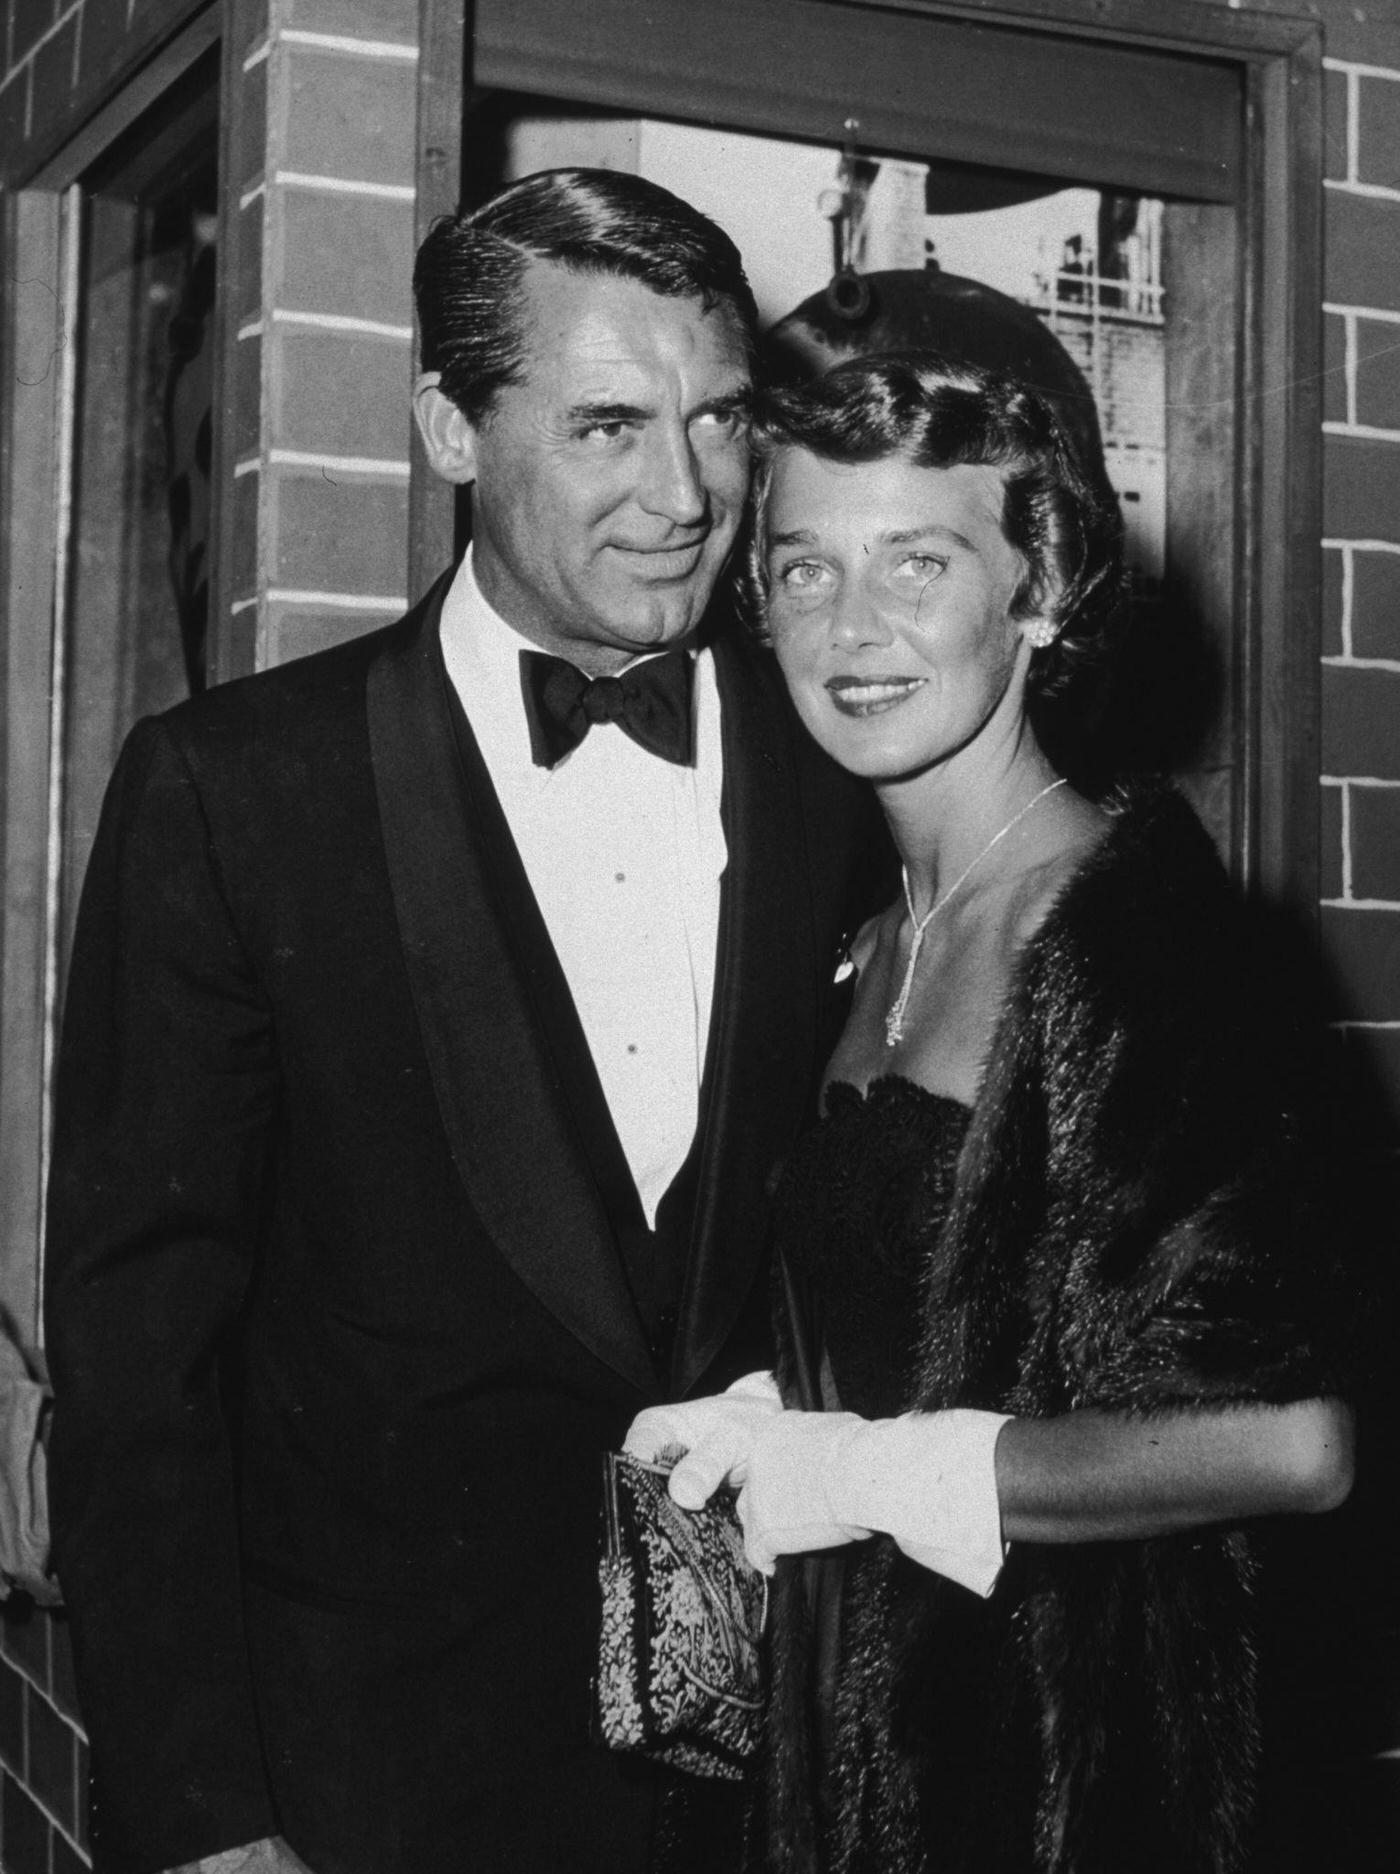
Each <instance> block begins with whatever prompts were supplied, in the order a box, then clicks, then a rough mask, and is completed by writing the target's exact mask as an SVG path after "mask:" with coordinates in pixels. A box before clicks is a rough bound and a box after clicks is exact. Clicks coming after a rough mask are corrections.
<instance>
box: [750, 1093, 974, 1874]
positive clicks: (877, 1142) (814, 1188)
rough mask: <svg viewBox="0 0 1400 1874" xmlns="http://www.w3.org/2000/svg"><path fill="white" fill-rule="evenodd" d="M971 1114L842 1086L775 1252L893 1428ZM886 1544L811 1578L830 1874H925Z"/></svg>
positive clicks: (793, 1171)
mask: <svg viewBox="0 0 1400 1874" xmlns="http://www.w3.org/2000/svg"><path fill="white" fill-rule="evenodd" d="M970 1117H971V1113H970V1110H969V1108H967V1107H966V1106H964V1105H962V1103H961V1102H960V1101H957V1100H954V1099H950V1098H948V1097H946V1096H944V1095H942V1094H936V1093H930V1092H929V1091H928V1090H927V1089H926V1088H924V1087H921V1086H918V1085H917V1084H916V1083H915V1082H913V1081H910V1080H905V1079H902V1078H900V1077H899V1076H896V1075H887V1076H884V1077H882V1078H880V1079H877V1080H874V1081H872V1082H871V1084H870V1086H869V1088H868V1090H867V1091H866V1092H865V1093H863V1094H862V1093H861V1092H860V1091H859V1090H858V1089H857V1088H855V1087H853V1086H850V1085H847V1084H846V1083H844V1082H841V1081H837V1082H833V1084H832V1085H831V1086H830V1087H829V1088H828V1089H827V1096H826V1110H825V1115H824V1117H823V1118H822V1119H821V1120H820V1121H819V1122H818V1124H817V1125H816V1126H815V1127H814V1128H813V1129H812V1130H811V1132H809V1133H808V1134H807V1136H806V1137H805V1138H804V1139H803V1140H802V1142H801V1144H800V1145H799V1146H798V1148H797V1150H796V1151H795V1152H794V1154H793V1156H792V1158H791V1159H790V1161H789V1163H788V1166H787V1168H786V1170H785V1172H784V1175H783V1179H782V1183H781V1185H780V1187H779V1190H778V1194H777V1206H776V1218H775V1228H776V1240H777V1243H778V1246H779V1247H780V1249H781V1251H782V1253H783V1255H784V1257H785V1258H786V1260H787V1262H788V1265H789V1267H790V1269H791V1270H792V1272H793V1274H794V1277H795V1278H796V1280H797V1283H798V1286H799V1290H800V1292H801V1293H802V1295H803V1299H804V1307H805V1309H806V1310H807V1311H808V1313H809V1325H810V1326H811V1327H812V1329H813V1330H814V1337H815V1340H816V1343H817V1345H818V1346H819V1347H820V1348H821V1351H822V1354H823V1357H824V1363H825V1367H826V1369H827V1372H828V1375H829V1380H830V1382H831V1383H833V1384H834V1387H835V1391H836V1394H837V1401H838V1402H839V1404H840V1405H841V1407H842V1408H844V1409H845V1410H847V1411H852V1412H859V1413H860V1414H861V1415H862V1416H863V1417H867V1418H883V1417H892V1416H894V1415H895V1414H897V1413H899V1412H901V1411H903V1410H905V1409H906V1407H907V1405H908V1401H909V1398H910V1393H911V1384H912V1380H913V1376H914V1369H915V1361H916V1358H917V1353H918V1344H919V1330H920V1323H921V1320H922V1316H923V1305H922V1285H923V1281H924V1279H925V1277H926V1275H927V1272H928V1270H929V1267H930V1264H931V1262H932V1260H933V1253H934V1247H935V1245H936V1242H937V1239H938V1236H939V1233H940V1231H941V1229H942V1227H943V1222H944V1219H945V1217H946V1215H947V1212H948V1206H949V1203H950V1201H951V1198H952V1192H953V1181H954V1177H955V1174H956V1170H957V1161H958V1154H959V1152H960V1150H961V1148H962V1143H963V1138H964V1135H965V1133H966V1130H967V1124H968V1120H969V1119H970ZM914 1567H915V1564H913V1563H911V1562H907V1561H906V1560H905V1559H904V1558H903V1557H901V1556H899V1554H898V1552H897V1551H896V1550H895V1549H894V1545H893V1544H892V1543H891V1542H890V1541H889V1540H888V1539H887V1538H877V1539H876V1540H875V1541H873V1542H867V1543H862V1544H860V1545H858V1546H856V1547H854V1548H852V1549H850V1550H848V1551H845V1552H844V1553H842V1554H841V1555H839V1556H837V1557H834V1558H833V1559H832V1560H831V1561H829V1562H824V1563H823V1564H821V1566H820V1567H819V1568H816V1569H810V1570H809V1580H810V1588H811V1593H812V1599H813V1610H812V1611H813V1625H814V1629H815V1635H814V1637H815V1661H814V1666H815V1670H814V1675H813V1678H814V1699H815V1702H816V1707H817V1741H818V1761H819V1763H820V1764H821V1774H820V1784H821V1797H822V1801H821V1804H820V1814H821V1818H822V1819H821V1832H822V1834H823V1836H824V1840H825V1860H824V1867H826V1868H827V1869H829V1870H830V1874H877V1871H878V1874H922V1871H923V1870H925V1869H926V1868H927V1867H928V1866H929V1861H928V1854H927V1843H926V1841H925V1829H924V1826H923V1823H922V1821H921V1817H920V1797H919V1792H918V1789H917V1787H916V1783H915V1780H914V1778H913V1776H912V1773H911V1772H910V1770H909V1769H908V1767H907V1765H906V1762H905V1758H904V1753H903V1752H902V1750H901V1749H900V1747H899V1743H898V1740H897V1738H896V1737H895V1736H894V1732H895V1730H896V1729H897V1726H896V1724H895V1722H894V1714H893V1712H892V1710H891V1703H892V1700H891V1690H892V1673H891V1670H890V1666H891V1660H892V1658H893V1657H894V1651H895V1649H897V1647H898V1645H899V1643H900V1640H899V1632H900V1620H901V1613H900V1599H901V1596H900V1578H901V1575H902V1574H904V1573H906V1572H907V1571H908V1570H911V1569H913V1568H914Z"/></svg>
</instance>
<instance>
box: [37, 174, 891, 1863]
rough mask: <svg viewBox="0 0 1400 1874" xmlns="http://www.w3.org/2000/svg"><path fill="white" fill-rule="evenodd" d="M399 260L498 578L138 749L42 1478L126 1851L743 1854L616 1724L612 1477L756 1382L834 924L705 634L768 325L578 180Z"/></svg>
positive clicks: (781, 732) (448, 456)
mask: <svg viewBox="0 0 1400 1874" xmlns="http://www.w3.org/2000/svg"><path fill="white" fill-rule="evenodd" d="M415 286H416V292H417V298H418V306H419V317H420V325H421V329H422V348H423V363H424V366H425V374H424V376H423V377H422V378H421V379H420V381H419V384H418V387H417V391H416V395H415V407H416V414H417V418H418V422H419V426H420V429H421V432H422V435H423V438H424V442H425V445H426V448H427V453H428V458H429V461H430V463H431V464H432V467H433V468H434V469H435V470H436V472H437V473H439V474H440V475H443V476H445V477H447V479H448V480H450V481H452V482H455V483H460V484H467V483H470V484H471V485H472V490H473V496H472V498H473V536H474V538H473V545H472V548H471V550H470V552H469V553H468V555H467V557H466V558H465V559H464V560H463V561H462V563H461V565H460V566H459V567H458V568H456V569H455V570H454V571H453V572H451V573H449V574H446V575H444V577H443V578H442V580H440V581H439V583H438V585H437V586H436V587H435V588H434V589H433V591H432V592H431V593H430V594H429V595H428V597H427V598H426V599H425V600H424V601H423V602H422V603H421V604H420V605H418V606H417V607H415V609H414V610H413V611H412V612H410V613H409V615H408V616H407V617H406V618H404V619H403V620H401V621H400V622H399V623H397V624H395V625H393V626H391V627H389V628H388V629H386V630H384V631H380V632H376V633H373V634H371V635H369V636H367V637H364V638H361V639H359V640H357V641H355V642H353V643H350V644H347V645H345V646H342V647H340V648H337V649H335V650H332V651H329V652H326V653H323V654H321V655H318V656H316V657H312V658H308V659H305V660H303V661H301V662H298V663H293V664H290V665H287V666H284V667H282V668H281V669H278V670H275V671H270V672H266V673H263V674H261V675H258V676H255V677H252V678H250V679H247V680H244V681H241V682H237V683H232V684H228V685H226V686H224V687H222V688H219V689H216V690H214V691H211V692H209V693H208V694H206V695H205V696H203V697H201V698H199V699H197V700H195V701H193V702H190V703H188V704H184V705H182V706H181V707H180V708H178V709H176V710H173V711H171V712H170V713H169V714H167V715H165V716H162V717H159V718H155V719H152V720H148V721H146V722H144V723H141V724H139V725H138V726H137V728H136V730H135V731H134V732H133V734H132V737H131V739H130V741H129V743H128V745H127V747H126V749H125V750H124V752H123V755H122V758H121V761H120V763H119V765H118V768H117V771H116V774H115V776H114V778H113V781H112V784H111V788H110V791H109V796H108V800H107V804H106V808H105V812H104V816H103V821H102V825H101V829H100V831H99V834H98V837H97V840H96V843H95V847H94V851H93V856H92V861H91V866H90V871H89V876H88V880H87V884H86V887H85V892H84V900H83V906H82V911H81V915H80V918H79V923H78V932H77V938H76V943H75V950H74V956H73V963H72V970H71V977H70V983H69V989H68V1005H67V1013H66V1021H65V1039H64V1045H63V1050H62V1057H61V1061H60V1066H59V1074H58V1093H57V1119H56V1132H55V1147H54V1171H53V1178H52V1184H51V1200H50V1233H49V1268H50V1288H49V1302H48V1324H49V1346H50V1356H51V1363H52V1371H53V1376H54V1383H55V1393H56V1406H55V1416H54V1430H53V1439H52V1445H51V1453H50V1465H51V1476H52V1490H53V1505H54V1519H55V1560H56V1566H57V1570H58V1573H59V1577H60V1580H61V1582H62V1584H63V1588H64V1592H65V1595H66V1597H67V1600H68V1602H69V1605H70V1607H71V1610H72V1621H73V1632H74V1640H75V1648H76V1658H77V1668H78V1677H79V1690H80V1696H81V1701H82V1709H83V1714H84V1718H85V1720H86V1723H87V1726H88V1730H89V1733H90V1737H91V1743H92V1766H93V1778H94V1808H93V1844H94V1855H95V1865H96V1867H97V1868H98V1870H99V1871H100V1870H103V1869H107V1870H120V1871H121V1874H148V1871H149V1870H163V1869H170V1868H176V1867H181V1868H184V1867H188V1866H190V1865H191V1864H193V1865H196V1866H198V1867H200V1868H202V1869H206V1870H220V1871H221V1874H222V1871H223V1870H230V1869H240V1870H242V1869H246V1870H249V1874H252V1871H253V1870H258V1871H259V1874H272V1871H273V1870H284V1869H291V1868H298V1867H301V1866H303V1865H305V1866H308V1867H310V1868H311V1869H312V1870H313V1874H507V1871H508V1874H565V1871H566V1870H567V1874H632V1871H633V1870H636V1871H637V1874H640V1871H641V1870H643V1869H645V1868H647V1867H648V1866H649V1865H654V1864H655V1863H654V1856H655V1855H656V1853H657V1852H658V1847H657V1843H658V1840H659V1839H660V1838H661V1837H663V1836H664V1837H666V1838H667V1839H668V1840H669V1842H670V1848H671V1852H672V1853H673V1855H674V1854H676V1853H681V1855H682V1860H683V1858H684V1853H689V1855H690V1861H689V1863H687V1865H690V1866H693V1867H695V1868H697V1869H700V1868H703V1869H706V1870H709V1869H713V1868H718V1867H721V1866H723V1865H724V1857H725V1855H726V1854H728V1853H729V1851H730V1850H729V1846H728V1845H727V1842H726V1837H725V1830H726V1829H727V1828H728V1826H729V1823H730V1820H731V1818H730V1817H729V1816H728V1815H727V1814H726V1813H725V1811H724V1805H723V1802H722V1801H721V1800H720V1795H722V1793H723V1792H722V1790H721V1792H719V1794H717V1793H716V1792H715V1791H712V1790H708V1789H705V1788H703V1787H698V1786H697V1788H696V1789H695V1790H694V1791H691V1792H689V1793H687V1790H686V1787H685V1786H684V1785H682V1784H681V1783H680V1782H679V1781H678V1780H674V1779H673V1782H672V1783H671V1784H668V1783H667V1782H666V1781H665V1780H664V1779H662V1778H661V1777H660V1776H659V1774H658V1773H656V1772H654V1771H652V1770H651V1769H650V1768H649V1767H648V1766H647V1765H645V1764H643V1763H640V1762H637V1761H632V1760H628V1759H625V1758H622V1757H617V1756H614V1755H611V1754H610V1753H608V1752H607V1751H605V1750H603V1749H602V1748H601V1747H600V1746H599V1745H597V1744H596V1743H595V1742H593V1741H592V1739H591V1737H590V1726H589V1716H590V1713H589V1703H590V1673H591V1667H592V1660H593V1655H594V1647H595V1642H596V1631H597V1621H598V1591H597V1581H596V1566H597V1547H598V1536H599V1470H600V1466H599V1459H600V1455H601V1454H602V1453H603V1452H604V1451H605V1450H606V1449H607V1448H608V1447H610V1446H615V1445H616V1444H618V1442H619V1441H620V1439H621V1437H622V1434H623V1431H624V1430H625V1428H626V1426H627V1424H628V1422H629V1420H630V1419H631V1418H632V1416H633V1415H634V1414H635V1412H636V1411H637V1410H638V1408H639V1407H640V1406H642V1405H644V1404H646V1403H648V1402H655V1401H659V1400H663V1399H666V1398H678V1397H682V1396H684V1395H686V1394H689V1393H692V1392H696V1391H705V1392H709V1391H713V1390H714V1389H715V1388H716V1387H717V1386H723V1385H725V1384H726V1383H727V1382H728V1381H729V1380H731V1379H732V1378H733V1377H735V1376H736V1375H738V1374H741V1373H743V1372H745V1371H748V1370H750V1369H752V1368H754V1367H755V1366H759V1365H762V1364H764V1363H765V1360H766V1353H767V1347H766V1320H767V1305H766V1304H767V1297H766V1282H765V1279H764V1274H763V1237H764V1208H765V1198H766V1187H767V1185H768V1183H769V1181H770V1179H771V1174H772V1168H773V1166H774V1164H775V1162H776V1161H777V1160H778V1159H780V1157H781V1155H782V1153H783V1152H784V1151H785V1150H786V1148H787V1146H788V1144H789V1142H790V1141H791V1139H792V1137H793V1135H794V1133H795V1131H796V1130H797V1128H798V1127H799V1125H800V1124H801V1122H802V1119H803V1116H804V1109H805V1107H806V1104H807V1101H808V1099H809V1096H810V1092H811V1088H812V1084H813V1080H814V1075H815V1071H816V1069H817V1066H818V1064H819V1059H818V1057H819V1052H820V1046H821V1041H822V1039H823V1022H824V1014H825V998H826V993H827V987H826V986H827V985H829V984H830V982H831V979H832V972H833V967H834V964H835V961H836V958H837V954H838V951H839V946H840V940H841V936H842V933H843V930H844V928H845V926H846V924H847V922H848V916H847V913H848V910H849V890H848V879H849V874H850V869H851V868H850V865H849V864H848V860H849V859H850V857H851V855H852V852H853V850H854V846H855V809H854V808H853V805H852V801H851V796H850V794H849V792H848V791H847V784H846V783H845V781H844V780H843V779H842V778H841V777H839V776H837V775H836V774H835V773H834V771H833V770H831V769H829V768H828V767H827V766H826V765H825V763H824V762H823V760H822V759H821V758H820V757H819V756H818V755H817V753H816V751H815V750H814V749H812V748H811V747H810V746H809V745H808V744H807V743H806V742H805V740H804V738H803V737H802V736H801V734H800V731H799V730H798V729H797V728H796V726H795V724H794V722H793V719H792V718H791V716H790V715H789V713H788V709H787V705H786V699H785V698H784V697H783V695H782V694H781V690H780V687H779V686H778V684H777V682H776V678H775V676H774V673H773V672H772V670H771V669H770V668H769V666H768V665H767V663H766V662H765V661H764V659H763V657H762V655H761V653H759V652H757V651H756V650H754V649H753V648H752V647H750V646H749V645H748V643H747V642H746V641H745V639H744V638H743V635H742V634H741V633H739V632H737V631H735V630H730V631H727V632H723V631H716V630H714V629H713V621H712V620H711V621H709V622H707V612H713V610H714V608H713V607H711V604H710V601H711V597H712V594H713V593H714V590H715V587H716V582H717V580H718V578H719V575H720V573H721V570H722V568H723V566H724V563H725V560H726V558H727V556H728V554H729V551H730V548H731V545H732V543H733V539H734V535H735V530H736V527H737V525H738V521H739V517H740V512H741V508H742V504H743V501H744V497H745V492H746V486H747V473H748V443H747V434H746V432H747V418H748V406H749V395H750V365H749V361H750V355H751V347H752V338H753V323H754V309H753V302H752V298H751V295H750V292H749V288H748V285H747V282H746V281H745V278H744V275H743V271H742V267H741V264H740V261H739V256H738V254H737V252H736V251H735V250H734V248H733V246H732V244H731V243H730V242H729V240H728V239H727V237H726V236H724V235H723V234H722V233H721V231H720V230H719V229H718V228H716V227H715V226H714V225H713V224H712V223H710V222H709V221H707V220H706V219H705V218H704V217H703V216H701V215H699V214H697V213H696V212H695V211H694V210H692V209H690V208H689V207H688V206H687V205H686V204H684V203H682V202H680V201H678V200H677V199H676V198H675V197H673V196H671V195H669V194H667V193H666V192H665V191H664V190H660V189H658V188H656V187H655V186H654V185H651V184H649V183H646V182H643V181H641V180H639V179H637V178H634V177H627V176H621V175H612V174H607V173H604V172H591V171H555V172H550V173H547V174H544V175H542V176H538V177H533V178H528V179H527V180H526V181H524V182H522V183H519V184H516V185H515V186H514V187H512V188H510V189H508V190H507V191H505V193H504V194H502V195H501V196H498V197H497V198H496V199H495V200H494V201H492V202H491V203H488V204H487V206H486V207H485V208H483V209H480V210H478V211H476V212H475V213H473V214H471V215H468V216H464V217H458V218H456V219H454V220H450V221H447V222H444V223H441V224H439V225H438V226H437V227H436V228H435V229H434V231H433V232H432V233H431V234H430V235H429V237H428V239H427V241H426V242H425V244H424V247H423V249H422V251H421V253H420V256H419V261H418V267H417V272H416V277H415ZM658 1815H660V1816H661V1818H662V1821H661V1822H658ZM678 1818H679V1820H678ZM677 1844H679V1847H678V1846H677ZM675 1864H676V1865H679V1864H680V1863H675Z"/></svg>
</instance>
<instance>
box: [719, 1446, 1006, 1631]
mask: <svg viewBox="0 0 1400 1874" xmlns="http://www.w3.org/2000/svg"><path fill="white" fill-rule="evenodd" d="M1005 1423H1006V1417H1005V1415H1003V1414H1001V1413H997V1412H975V1411H971V1410H966V1409H959V1410H955V1411H950V1412H910V1413H907V1414H906V1415H905V1416H904V1417H903V1418H897V1419H862V1418H857V1417H856V1415H855V1414H854V1413H851V1412H783V1413H780V1414H778V1415H777V1416H776V1417H772V1418H769V1419H768V1420H767V1421H765V1422H764V1423H763V1424H762V1425H761V1426H760V1427H759V1428H758V1431H757V1434H756V1436H755V1437H754V1439H753V1443H752V1445H751V1447H750V1449H749V1451H748V1454H747V1457H746V1460H745V1465H744V1477H743V1488H742V1490H741V1491H740V1492H739V1520H740V1522H741V1524H742V1525H743V1529H744V1547H745V1550H746V1552H747V1554H748V1558H749V1560H750V1561H751V1562H752V1563H753V1565H754V1567H755V1568H758V1569H761V1570H762V1572H763V1573H764V1574H771V1573H772V1572H773V1565H774V1562H775V1559H776V1558H777V1557H778V1556H779V1555H800V1554H805V1553H807V1552H808V1551H810V1550H812V1549H821V1548H830V1547H832V1546H834V1545H836V1544H838V1543H842V1542H851V1541H857V1540H859V1539H860V1538H861V1537H862V1536H865V1535H868V1534H870V1533H871V1532H873V1531H876V1530H880V1531H883V1532H884V1533H885V1534H886V1535H890V1536H893V1538H894V1540H895V1541H896V1542H897V1543H898V1545H899V1547H900V1548H901V1549H902V1550H903V1551H904V1553H905V1554H906V1555H908V1556H909V1557H910V1558H911V1559H912V1560H914V1561H916V1562H919V1563H921V1564H922V1565H923V1566H924V1567H925V1568H931V1569H933V1570H934V1571H935V1572H936V1573H938V1574H941V1575H947V1576H948V1577H949V1578H950V1579H952V1580H954V1581H958V1582H960V1583H961V1584H962V1585H963V1586H964V1587H966V1588H970V1589H971V1590H972V1592H973V1593H974V1594H982V1595H986V1594H990V1593H991V1591H992V1589H993V1587H994V1586H995V1585H996V1579H997V1576H998V1574H999V1573H1000V1571H1001V1565H1002V1562H1003V1560H1004V1559H1005V1551H1004V1549H1003V1545H1002V1540H1001V1512H1000V1508H999V1505H998V1502H997V1491H996V1464H995V1452H996V1441H997V1437H998V1434H999V1433H1000V1431H1001V1428H1002V1426H1003V1425H1004V1424H1005Z"/></svg>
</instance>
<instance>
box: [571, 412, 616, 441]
mask: <svg viewBox="0 0 1400 1874" xmlns="http://www.w3.org/2000/svg"><path fill="white" fill-rule="evenodd" d="M627 427H628V426H627V423H626V422H625V421H624V419H623V418H622V417H613V418H610V419H609V420H608V421H607V422H605V423H590V424H589V425H588V426H587V428H585V429H581V430H580V431H579V438H580V440H581V441H583V442H616V441H617V439H618V437H619V436H621V435H622V434H623V432H624V431H625V430H626V429H627Z"/></svg>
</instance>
